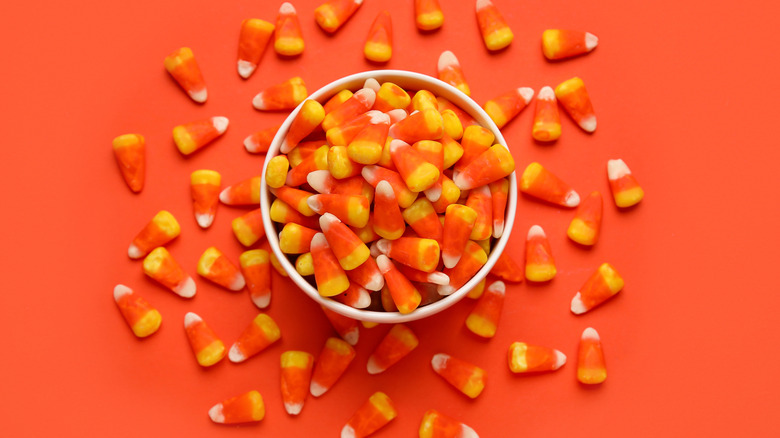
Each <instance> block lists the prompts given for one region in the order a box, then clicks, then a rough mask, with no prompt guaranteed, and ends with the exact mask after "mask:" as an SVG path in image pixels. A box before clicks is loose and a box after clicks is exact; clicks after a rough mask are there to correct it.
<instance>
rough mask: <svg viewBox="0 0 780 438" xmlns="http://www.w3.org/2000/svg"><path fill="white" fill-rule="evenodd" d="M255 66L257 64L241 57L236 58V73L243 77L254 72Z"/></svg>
mask: <svg viewBox="0 0 780 438" xmlns="http://www.w3.org/2000/svg"><path fill="white" fill-rule="evenodd" d="M256 68H257V66H256V65H255V64H253V63H251V62H249V61H244V60H243V59H240V60H238V75H239V76H241V77H242V78H244V79H246V78H248V77H249V76H252V73H254V72H255V69H256Z"/></svg>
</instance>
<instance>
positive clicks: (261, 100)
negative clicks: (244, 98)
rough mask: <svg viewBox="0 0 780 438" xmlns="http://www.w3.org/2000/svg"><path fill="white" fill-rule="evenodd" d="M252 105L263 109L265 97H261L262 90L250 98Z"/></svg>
mask: <svg viewBox="0 0 780 438" xmlns="http://www.w3.org/2000/svg"><path fill="white" fill-rule="evenodd" d="M252 106H253V107H255V109H259V110H264V109H265V99H264V98H263V91H261V92H259V93H257V95H256V96H255V97H254V98H253V99H252Z"/></svg>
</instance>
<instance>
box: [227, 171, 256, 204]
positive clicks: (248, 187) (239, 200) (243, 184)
mask: <svg viewBox="0 0 780 438" xmlns="http://www.w3.org/2000/svg"><path fill="white" fill-rule="evenodd" d="M261 178H262V177H261V176H253V177H251V178H248V179H245V180H243V181H240V182H238V183H236V184H233V185H231V186H228V187H225V188H224V189H223V190H222V191H221V192H220V193H219V200H220V202H222V203H223V204H225V205H253V206H254V205H258V204H259V203H260V184H261V183H262V179H261Z"/></svg>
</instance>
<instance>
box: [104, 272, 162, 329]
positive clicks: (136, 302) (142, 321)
mask: <svg viewBox="0 0 780 438" xmlns="http://www.w3.org/2000/svg"><path fill="white" fill-rule="evenodd" d="M114 301H115V302H116V305H117V307H119V311H120V312H121V313H122V317H123V318H124V319H125V321H126V322H127V325H128V326H130V329H131V330H132V331H133V334H134V335H136V336H138V337H139V338H145V337H147V336H149V335H151V334H153V333H155V332H156V331H157V329H159V328H160V323H162V316H161V315H160V312H159V311H158V310H157V309H155V308H154V307H152V305H151V304H149V303H148V302H147V301H146V300H145V299H143V298H142V297H141V296H140V295H137V294H135V292H133V290H132V289H130V288H129V287H127V286H125V285H123V284H118V285H116V286H115V287H114Z"/></svg>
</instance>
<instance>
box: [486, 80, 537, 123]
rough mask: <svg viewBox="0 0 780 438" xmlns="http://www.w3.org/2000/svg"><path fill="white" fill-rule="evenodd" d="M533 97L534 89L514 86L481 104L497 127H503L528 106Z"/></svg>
mask: <svg viewBox="0 0 780 438" xmlns="http://www.w3.org/2000/svg"><path fill="white" fill-rule="evenodd" d="M532 97H534V90H533V89H531V88H528V87H520V88H515V89H514V90H512V91H507V92H506V93H504V94H501V95H500V96H497V97H494V98H492V99H490V100H488V101H487V102H485V105H483V106H482V108H484V110H485V112H486V113H488V116H490V119H491V120H493V122H495V124H496V126H498V129H501V128H503V127H504V126H505V125H506V124H507V123H509V122H510V121H511V120H512V119H514V118H515V117H517V115H518V114H520V112H521V111H523V110H524V109H525V107H526V106H528V102H530V101H531V98H532Z"/></svg>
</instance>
